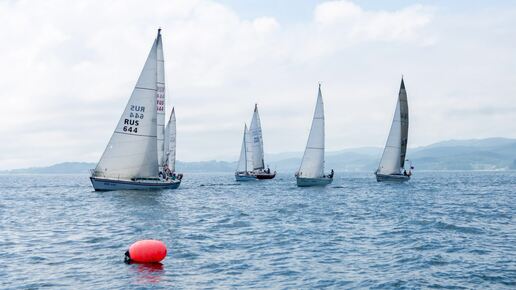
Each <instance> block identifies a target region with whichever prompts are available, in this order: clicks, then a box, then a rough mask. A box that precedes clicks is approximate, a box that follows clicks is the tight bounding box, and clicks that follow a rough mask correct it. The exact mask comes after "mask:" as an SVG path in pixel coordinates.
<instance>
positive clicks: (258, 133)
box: [249, 105, 265, 170]
mask: <svg viewBox="0 0 516 290" xmlns="http://www.w3.org/2000/svg"><path fill="white" fill-rule="evenodd" d="M249 130H250V131H251V142H252V144H253V146H252V152H253V168H252V169H254V170H256V169H264V168H265V162H264V160H263V137H262V126H261V124H260V116H259V115H258V106H257V105H255V106H254V113H253V120H252V121H251V127H250V128H249Z"/></svg>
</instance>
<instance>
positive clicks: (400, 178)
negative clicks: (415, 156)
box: [375, 173, 410, 182]
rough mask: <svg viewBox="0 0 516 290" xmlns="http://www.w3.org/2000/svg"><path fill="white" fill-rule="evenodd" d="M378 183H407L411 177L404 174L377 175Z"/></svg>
mask: <svg viewBox="0 0 516 290" xmlns="http://www.w3.org/2000/svg"><path fill="white" fill-rule="evenodd" d="M375 175H376V181H378V182H405V181H409V180H410V176H406V175H402V174H390V175H389V174H380V173H376V174H375Z"/></svg>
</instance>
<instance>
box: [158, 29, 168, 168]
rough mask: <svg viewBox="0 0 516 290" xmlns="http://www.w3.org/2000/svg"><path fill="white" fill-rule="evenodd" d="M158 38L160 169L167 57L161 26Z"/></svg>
mask: <svg viewBox="0 0 516 290" xmlns="http://www.w3.org/2000/svg"><path fill="white" fill-rule="evenodd" d="M156 39H157V40H156V41H157V59H156V61H157V83H156V86H157V97H156V112H157V144H158V145H157V146H158V147H157V148H158V149H157V150H158V164H159V166H160V171H162V170H163V169H162V168H163V165H164V164H165V161H166V160H165V108H166V106H165V59H164V57H163V42H162V39H161V28H159V29H158V36H157V38H156Z"/></svg>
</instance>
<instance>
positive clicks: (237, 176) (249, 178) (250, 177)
mask: <svg viewBox="0 0 516 290" xmlns="http://www.w3.org/2000/svg"><path fill="white" fill-rule="evenodd" d="M235 180H236V181H253V180H257V179H256V176H255V175H250V174H239V173H235Z"/></svg>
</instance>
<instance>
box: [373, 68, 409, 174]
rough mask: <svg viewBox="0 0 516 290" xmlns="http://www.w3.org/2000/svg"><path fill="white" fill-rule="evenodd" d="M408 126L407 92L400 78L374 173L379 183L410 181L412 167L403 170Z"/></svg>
mask: <svg viewBox="0 0 516 290" xmlns="http://www.w3.org/2000/svg"><path fill="white" fill-rule="evenodd" d="M408 126H409V111H408V103H407V91H406V90H405V83H404V82H403V78H401V85H400V92H399V95H398V101H397V103H396V111H395V112H394V118H393V120H392V125H391V130H390V132H389V137H388V138H387V143H386V144H385V149H384V151H383V154H382V159H381V160H380V164H379V165H378V169H377V170H376V171H375V175H376V180H377V181H378V182H381V181H397V182H403V181H407V180H409V179H410V176H411V175H412V172H411V170H412V166H410V169H409V171H408V172H407V171H406V170H405V161H406V160H405V155H406V153H407V140H408Z"/></svg>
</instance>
